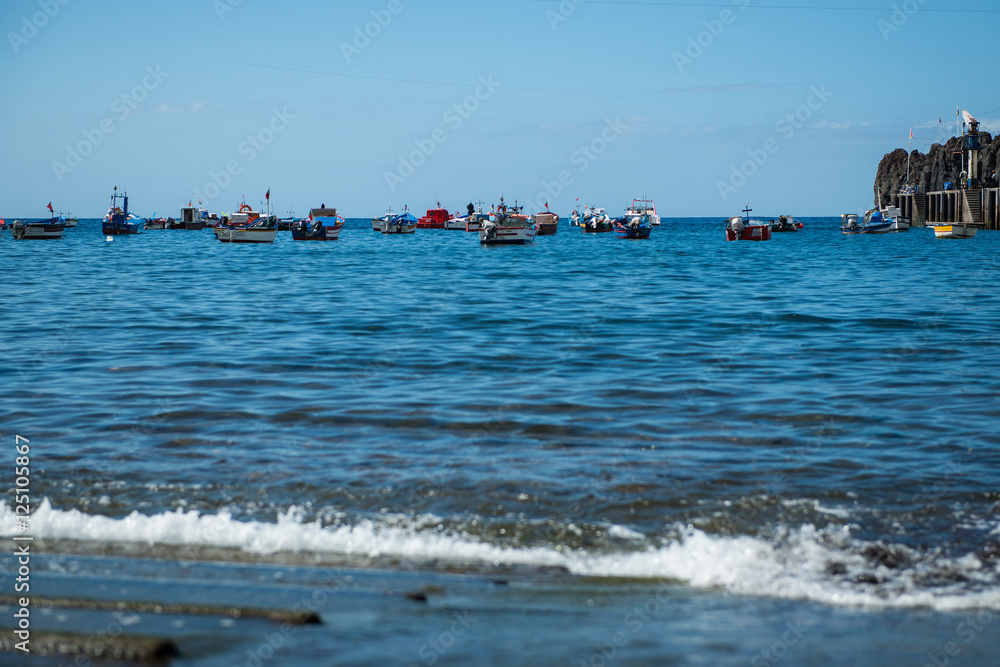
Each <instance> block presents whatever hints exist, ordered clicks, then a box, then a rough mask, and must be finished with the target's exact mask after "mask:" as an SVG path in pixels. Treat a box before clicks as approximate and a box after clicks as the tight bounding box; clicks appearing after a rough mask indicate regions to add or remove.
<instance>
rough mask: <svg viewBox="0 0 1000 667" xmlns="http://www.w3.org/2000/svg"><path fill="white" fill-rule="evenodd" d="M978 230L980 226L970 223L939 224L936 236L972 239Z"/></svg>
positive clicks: (935, 232) (935, 230) (935, 228)
mask: <svg viewBox="0 0 1000 667" xmlns="http://www.w3.org/2000/svg"><path fill="white" fill-rule="evenodd" d="M978 231H979V228H978V227H970V226H968V225H937V226H936V227H934V236H935V237H937V238H939V239H971V238H972V237H974V236H975V235H976V232H978Z"/></svg>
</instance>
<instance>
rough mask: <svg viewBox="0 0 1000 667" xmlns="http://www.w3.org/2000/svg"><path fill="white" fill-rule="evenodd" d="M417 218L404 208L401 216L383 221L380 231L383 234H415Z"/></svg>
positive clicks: (407, 208)
mask: <svg viewBox="0 0 1000 667" xmlns="http://www.w3.org/2000/svg"><path fill="white" fill-rule="evenodd" d="M417 222H418V220H417V218H416V217H415V216H414V215H413V214H412V213H410V210H409V207H407V206H404V207H403V212H402V213H401V214H400V215H397V216H393V217H392V218H389V219H388V220H383V221H382V224H381V228H380V231H381V232H382V233H383V234H413V233H414V232H416V231H417Z"/></svg>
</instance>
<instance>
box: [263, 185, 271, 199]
mask: <svg viewBox="0 0 1000 667" xmlns="http://www.w3.org/2000/svg"><path fill="white" fill-rule="evenodd" d="M264 199H266V200H268V201H271V188H268V189H267V193H266V194H265V195H264Z"/></svg>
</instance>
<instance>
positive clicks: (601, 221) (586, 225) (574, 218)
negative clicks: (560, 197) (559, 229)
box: [569, 206, 613, 233]
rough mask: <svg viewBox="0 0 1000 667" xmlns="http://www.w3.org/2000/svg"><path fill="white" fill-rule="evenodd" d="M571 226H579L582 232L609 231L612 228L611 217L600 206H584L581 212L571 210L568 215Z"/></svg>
mask: <svg viewBox="0 0 1000 667" xmlns="http://www.w3.org/2000/svg"><path fill="white" fill-rule="evenodd" d="M569 223H570V225H572V226H576V227H580V229H581V231H584V232H591V233H592V232H610V231H611V230H612V229H613V225H612V224H611V217H610V216H609V215H608V214H607V211H605V210H604V209H603V208H601V207H597V206H585V207H584V209H583V214H582V215H581V214H580V213H579V212H578V211H575V210H574V211H573V213H572V214H571V215H570V217H569Z"/></svg>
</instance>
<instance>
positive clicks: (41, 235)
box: [10, 217, 66, 241]
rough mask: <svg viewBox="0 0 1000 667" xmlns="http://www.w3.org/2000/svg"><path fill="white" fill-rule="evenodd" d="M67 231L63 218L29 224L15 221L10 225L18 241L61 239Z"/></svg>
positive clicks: (30, 222) (35, 221)
mask: <svg viewBox="0 0 1000 667" xmlns="http://www.w3.org/2000/svg"><path fill="white" fill-rule="evenodd" d="M65 230H66V223H65V222H64V221H63V218H62V217H55V218H49V219H47V220H34V221H29V222H24V221H23V220H15V221H14V222H12V223H11V225H10V232H11V234H12V235H13V236H14V238H15V239H17V240H18V241H20V240H29V239H39V240H41V239H60V238H62V235H63V232H64V231H65Z"/></svg>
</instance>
